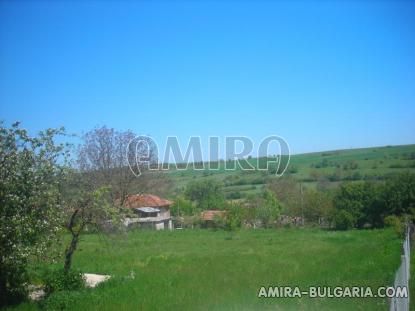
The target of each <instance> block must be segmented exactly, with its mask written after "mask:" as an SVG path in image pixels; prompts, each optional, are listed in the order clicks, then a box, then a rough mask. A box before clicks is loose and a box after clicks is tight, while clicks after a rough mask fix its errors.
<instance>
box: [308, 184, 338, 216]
mask: <svg viewBox="0 0 415 311" xmlns="http://www.w3.org/2000/svg"><path fill="white" fill-rule="evenodd" d="M332 209H333V201H332V198H331V195H330V193H329V192H327V191H317V190H314V189H307V190H306V191H305V194H304V218H305V220H306V221H307V222H308V223H313V224H321V222H322V221H323V220H327V219H328V218H329V216H330V212H331V210H332Z"/></svg>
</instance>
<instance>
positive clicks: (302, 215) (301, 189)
mask: <svg viewBox="0 0 415 311" xmlns="http://www.w3.org/2000/svg"><path fill="white" fill-rule="evenodd" d="M300 199H301V224H302V225H303V226H304V202H303V183H302V182H301V181H300Z"/></svg>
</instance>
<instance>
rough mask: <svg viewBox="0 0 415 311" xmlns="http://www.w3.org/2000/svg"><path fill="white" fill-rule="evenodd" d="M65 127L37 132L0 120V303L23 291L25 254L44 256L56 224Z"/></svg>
mask: <svg viewBox="0 0 415 311" xmlns="http://www.w3.org/2000/svg"><path fill="white" fill-rule="evenodd" d="M61 134H64V129H63V128H62V129H48V130H45V131H42V132H40V133H39V134H38V136H37V137H32V136H30V135H29V134H28V133H27V131H26V130H24V129H21V128H20V127H19V123H14V124H13V125H12V126H11V127H10V128H6V127H4V126H3V124H2V123H0V305H2V304H7V303H12V302H14V301H17V300H18V299H21V298H22V297H23V296H24V295H25V289H24V286H23V284H24V282H25V281H26V273H25V270H26V265H27V260H28V258H29V256H31V255H36V256H38V257H40V258H45V257H46V253H47V251H48V250H50V248H51V246H53V242H54V241H55V240H56V237H57V232H58V231H59V229H60V228H61V226H60V224H61V219H62V218H61V216H62V214H61V211H62V208H61V207H62V200H61V192H60V188H61V184H62V180H63V177H64V175H65V169H64V164H65V163H66V160H65V159H66V156H67V155H68V153H67V151H68V150H67V148H66V147H65V145H62V144H55V141H54V139H55V137H56V136H57V135H61Z"/></svg>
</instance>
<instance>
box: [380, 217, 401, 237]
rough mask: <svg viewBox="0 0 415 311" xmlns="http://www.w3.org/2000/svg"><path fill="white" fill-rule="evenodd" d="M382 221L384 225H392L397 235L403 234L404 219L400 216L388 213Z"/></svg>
mask: <svg viewBox="0 0 415 311" xmlns="http://www.w3.org/2000/svg"><path fill="white" fill-rule="evenodd" d="M383 221H384V223H385V225H386V226H388V227H392V228H393V229H394V230H395V232H396V233H397V234H398V236H400V237H404V236H405V221H404V219H403V218H402V217H398V216H396V215H389V216H386V217H385V219H384V220H383Z"/></svg>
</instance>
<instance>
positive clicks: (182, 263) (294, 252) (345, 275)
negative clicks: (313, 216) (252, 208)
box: [17, 229, 401, 310]
mask: <svg viewBox="0 0 415 311" xmlns="http://www.w3.org/2000/svg"><path fill="white" fill-rule="evenodd" d="M400 251H401V241H400V239H398V238H397V236H396V235H395V234H394V233H393V232H392V231H391V230H386V229H385V230H360V231H357V230H352V231H347V232H332V231H323V230H318V229H279V230H242V231H240V232H235V233H232V232H226V231H222V230H218V231H211V230H176V231H172V232H170V231H158V232H156V231H131V232H129V233H128V234H124V235H117V236H112V237H106V238H104V237H102V236H99V235H95V234H91V235H87V236H85V237H84V239H83V240H82V242H81V243H80V247H79V250H78V252H77V253H76V255H75V258H74V268H78V269H80V270H81V271H82V272H87V273H98V274H111V275H112V276H113V279H112V280H111V281H109V282H107V283H105V284H102V285H101V286H99V287H98V288H96V289H88V290H84V291H81V292H73V293H71V295H70V297H71V298H65V299H72V300H71V302H70V305H71V307H70V308H69V310H387V309H388V302H387V299H380V298H365V299H346V298H345V299H333V298H325V299H311V298H302V299H298V298H291V299H280V298H267V299H264V298H262V299H259V298H257V294H258V290H259V288H260V286H283V285H284V286H285V285H292V286H300V287H302V288H306V287H307V286H316V285H321V286H346V285H350V286H351V285H354V286H372V287H374V288H376V287H378V286H385V285H389V284H391V283H392V279H393V275H394V272H395V270H396V269H397V267H398V266H399V262H400ZM36 271H37V270H36V269H35V267H33V270H32V273H35V272H36ZM132 275H135V277H134V278H131V276H132ZM36 309H37V306H36V305H35V304H31V303H26V304H22V305H20V306H18V307H17V310H36Z"/></svg>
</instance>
